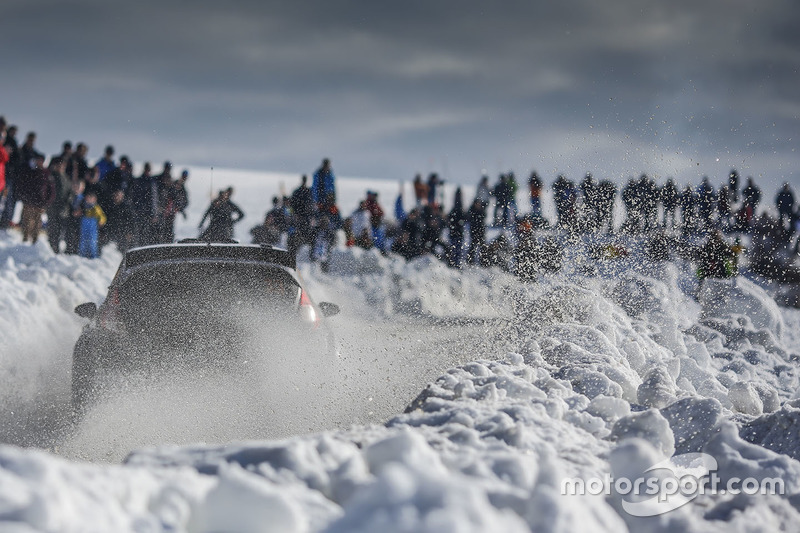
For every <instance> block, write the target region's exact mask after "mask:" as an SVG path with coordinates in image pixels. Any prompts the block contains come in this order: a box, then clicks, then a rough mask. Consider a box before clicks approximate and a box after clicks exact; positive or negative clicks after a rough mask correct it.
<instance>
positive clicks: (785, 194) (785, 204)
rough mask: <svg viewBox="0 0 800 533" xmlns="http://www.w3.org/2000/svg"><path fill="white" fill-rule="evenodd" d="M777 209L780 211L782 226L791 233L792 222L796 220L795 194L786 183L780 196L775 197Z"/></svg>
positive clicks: (779, 219)
mask: <svg viewBox="0 0 800 533" xmlns="http://www.w3.org/2000/svg"><path fill="white" fill-rule="evenodd" d="M775 207H776V208H777V209H778V222H780V224H781V226H783V227H784V229H786V228H787V227H788V229H789V230H790V231H792V230H793V229H794V228H792V227H791V226H792V220H793V218H794V193H793V192H792V188H791V187H789V184H788V183H784V184H783V187H781V190H780V191H779V192H778V195H777V196H776V197H775Z"/></svg>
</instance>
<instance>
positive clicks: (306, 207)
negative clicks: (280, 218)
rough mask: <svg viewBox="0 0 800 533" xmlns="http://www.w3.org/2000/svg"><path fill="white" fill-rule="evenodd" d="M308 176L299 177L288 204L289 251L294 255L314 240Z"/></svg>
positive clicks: (312, 209) (313, 210)
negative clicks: (289, 218)
mask: <svg viewBox="0 0 800 533" xmlns="http://www.w3.org/2000/svg"><path fill="white" fill-rule="evenodd" d="M323 167H324V164H323ZM307 183H308V176H306V175H305V174H304V175H303V176H302V177H301V178H300V186H299V187H298V188H296V189H295V190H294V191H292V196H291V197H290V198H289V205H290V207H291V210H292V224H291V229H290V230H289V243H288V248H289V252H290V253H291V254H292V255H293V256H294V255H297V252H298V251H299V250H300V247H301V246H303V245H306V244H307V245H309V246H310V245H311V244H313V242H314V228H313V225H312V222H313V219H314V214H315V209H314V203H315V202H314V194H313V191H312V189H309V188H308V186H307Z"/></svg>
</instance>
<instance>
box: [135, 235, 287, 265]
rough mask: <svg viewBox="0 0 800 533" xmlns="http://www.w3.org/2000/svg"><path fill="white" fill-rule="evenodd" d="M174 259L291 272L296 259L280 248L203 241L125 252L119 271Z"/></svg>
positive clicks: (147, 247) (146, 247) (155, 246)
mask: <svg viewBox="0 0 800 533" xmlns="http://www.w3.org/2000/svg"><path fill="white" fill-rule="evenodd" d="M175 259H232V260H245V261H263V262H265V263H274V264H277V265H281V266H283V267H287V268H291V269H292V270H295V269H296V268H297V260H296V258H295V257H294V256H293V255H292V254H290V253H289V252H288V251H287V250H284V249H283V248H275V247H273V246H265V245H261V246H257V245H245V244H227V243H226V244H217V243H207V242H179V243H177V244H160V245H154V246H143V247H141V248H132V249H130V250H128V251H127V252H126V253H125V257H124V258H123V260H122V266H121V270H123V271H124V270H128V269H130V268H134V267H137V266H141V265H144V264H146V263H154V262H157V261H168V260H175Z"/></svg>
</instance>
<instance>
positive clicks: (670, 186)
mask: <svg viewBox="0 0 800 533" xmlns="http://www.w3.org/2000/svg"><path fill="white" fill-rule="evenodd" d="M660 196H661V207H662V208H663V210H664V218H663V222H664V223H663V225H664V227H665V228H666V229H673V228H674V227H675V226H676V225H677V224H676V222H677V220H676V218H675V211H676V210H677V208H678V200H679V199H680V194H679V193H678V188H677V187H676V186H675V182H674V181H673V180H672V178H667V182H666V183H664V186H663V187H661V191H660Z"/></svg>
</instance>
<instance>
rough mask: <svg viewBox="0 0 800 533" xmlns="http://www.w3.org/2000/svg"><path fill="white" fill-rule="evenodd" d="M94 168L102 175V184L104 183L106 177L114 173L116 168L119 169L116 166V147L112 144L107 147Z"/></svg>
mask: <svg viewBox="0 0 800 533" xmlns="http://www.w3.org/2000/svg"><path fill="white" fill-rule="evenodd" d="M94 166H95V167H97V170H98V171H99V173H100V182H102V181H103V180H105V179H106V176H108V175H109V174H110V173H111V172H113V171H114V169H115V168H117V165H116V164H114V147H113V146H111V145H110V144H109V145H108V146H106V149H105V152H104V153H103V157H101V158H100V159H98V160H97V163H95V164H94Z"/></svg>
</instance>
